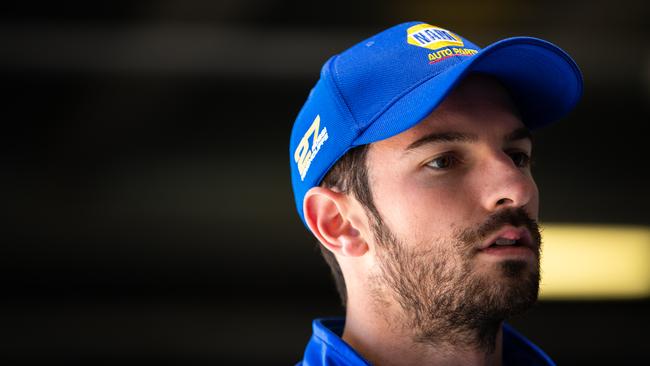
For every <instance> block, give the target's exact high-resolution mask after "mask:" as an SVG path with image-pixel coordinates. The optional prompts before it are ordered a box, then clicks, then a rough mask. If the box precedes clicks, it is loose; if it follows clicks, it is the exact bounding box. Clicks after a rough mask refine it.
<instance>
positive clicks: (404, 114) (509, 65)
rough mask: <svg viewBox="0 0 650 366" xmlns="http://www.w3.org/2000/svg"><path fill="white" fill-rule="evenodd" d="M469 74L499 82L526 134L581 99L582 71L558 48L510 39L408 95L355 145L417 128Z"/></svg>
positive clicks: (378, 118)
mask: <svg viewBox="0 0 650 366" xmlns="http://www.w3.org/2000/svg"><path fill="white" fill-rule="evenodd" d="M471 72H480V73H483V74H488V75H492V76H494V77H496V78H497V79H498V80H499V81H501V83H503V85H504V86H505V87H506V88H507V89H508V91H509V92H510V94H511V96H512V98H513V100H514V102H515V105H516V106H517V108H518V109H519V111H520V113H521V115H522V119H523V122H524V124H525V125H526V126H527V127H528V128H530V129H535V128H538V127H541V126H544V125H547V124H549V123H551V122H554V121H557V120H559V119H560V118H562V117H563V116H565V115H566V114H567V113H568V112H569V111H571V110H572V109H573V108H574V107H575V105H576V104H577V102H578V100H579V99H580V96H581V95H582V75H581V74H580V70H579V69H578V66H577V65H576V64H575V62H573V60H572V59H571V57H569V55H567V54H566V53H565V52H564V51H562V50H561V49H560V48H559V47H557V46H555V45H553V44H552V43H549V42H546V41H543V40H541V39H537V38H531V37H516V38H508V39H504V40H502V41H499V42H496V43H493V44H491V45H490V46H488V47H485V48H484V49H482V50H481V51H479V52H478V53H477V54H476V55H475V56H473V57H469V58H467V60H466V61H463V62H460V63H458V64H456V65H455V66H452V67H450V68H449V69H447V70H445V71H444V72H442V73H440V74H438V75H435V76H433V77H431V78H427V79H425V80H423V81H422V82H421V83H419V84H417V85H415V86H414V87H412V88H411V89H409V90H407V91H406V92H405V93H404V94H403V95H402V96H401V97H399V98H396V99H395V100H394V101H393V102H392V103H391V104H389V106H387V107H386V108H385V109H384V110H383V111H382V112H380V113H378V114H377V115H376V116H375V117H373V120H374V121H371V122H370V123H369V127H368V128H367V129H366V130H365V131H363V133H361V134H360V135H359V137H358V138H357V139H356V140H355V141H354V142H353V144H354V145H364V144H369V143H372V142H375V141H379V140H383V139H386V138H389V137H391V136H394V135H397V134H399V133H401V132H403V131H405V130H407V129H409V128H411V127H413V126H415V125H416V124H417V123H418V122H420V121H421V120H422V119H424V118H425V117H426V116H428V115H429V114H430V113H431V112H432V111H433V110H434V109H435V108H436V107H437V106H438V105H439V104H440V103H441V102H442V101H443V100H444V98H445V97H446V96H447V95H448V94H449V92H450V91H451V90H452V89H453V88H454V87H455V86H456V84H457V83H458V82H459V81H460V80H462V79H463V77H464V76H465V75H467V74H468V73H471Z"/></svg>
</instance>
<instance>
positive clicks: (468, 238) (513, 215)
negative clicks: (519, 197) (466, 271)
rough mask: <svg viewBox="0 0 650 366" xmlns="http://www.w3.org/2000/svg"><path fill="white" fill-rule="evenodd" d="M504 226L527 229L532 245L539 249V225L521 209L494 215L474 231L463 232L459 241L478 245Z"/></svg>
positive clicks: (501, 211)
mask: <svg viewBox="0 0 650 366" xmlns="http://www.w3.org/2000/svg"><path fill="white" fill-rule="evenodd" d="M505 225H512V226H514V227H520V226H523V227H525V228H527V229H528V231H529V232H530V234H531V236H532V239H533V244H535V246H536V247H537V248H539V247H540V245H541V243H542V236H541V233H540V228H539V224H538V223H537V221H536V220H534V219H533V218H531V217H530V216H529V215H528V213H527V212H526V210H524V209H523V208H521V207H518V208H506V209H502V210H500V211H498V212H496V213H494V214H493V215H491V216H490V217H488V219H487V220H485V222H484V223H482V224H481V225H479V226H478V227H477V228H476V229H474V230H468V231H465V232H463V233H462V234H461V235H460V239H461V240H462V241H463V242H465V243H478V242H481V241H483V240H485V238H487V237H488V236H489V235H490V234H492V233H494V232H495V231H497V230H499V229H500V228H502V227H503V226H505Z"/></svg>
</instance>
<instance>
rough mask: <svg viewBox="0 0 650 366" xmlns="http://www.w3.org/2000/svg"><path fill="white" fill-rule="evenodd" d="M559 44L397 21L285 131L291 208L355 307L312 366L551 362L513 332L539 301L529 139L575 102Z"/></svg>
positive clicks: (353, 57) (337, 59)
mask: <svg viewBox="0 0 650 366" xmlns="http://www.w3.org/2000/svg"><path fill="white" fill-rule="evenodd" d="M581 90H582V78H581V75H580V72H579V70H578V68H577V66H576V65H575V63H574V62H573V60H571V58H570V57H569V56H568V55H567V54H566V53H564V52H563V51H562V50H560V49H559V48H557V47H556V46H554V45H552V44H550V43H548V42H545V41H542V40H538V39H533V38H526V37H520V38H511V39H506V40H503V41H500V42H497V43H495V44H493V45H490V46H488V47H486V48H484V49H480V48H479V47H478V46H476V45H475V44H473V43H471V42H470V41H468V40H466V39H464V38H462V37H460V36H458V35H456V34H454V33H452V32H451V31H449V30H446V29H443V28H440V27H436V26H432V25H429V24H425V23H421V22H411V23H405V24H400V25H398V26H395V27H393V28H390V29H388V30H386V31H384V32H381V33H379V34H377V35H375V36H373V37H371V38H369V39H367V40H365V41H363V42H361V43H359V44H357V45H355V46H353V47H352V48H350V49H348V50H346V51H344V52H343V53H341V54H339V55H337V56H334V57H332V58H331V59H330V60H329V61H328V62H327V63H326V64H325V65H324V66H323V69H322V71H321V77H320V80H319V81H318V83H317V84H316V86H315V87H314V89H313V90H312V92H311V94H310V96H309V98H308V100H307V102H306V103H305V105H304V106H303V108H302V110H301V111H300V114H299V115H298V117H297V119H296V122H295V124H294V127H293V131H292V134H291V146H290V156H291V173H292V183H293V189H294V195H295V199H296V206H297V209H298V212H299V214H300V217H301V219H302V220H303V222H304V224H305V225H306V226H307V227H308V228H309V230H310V231H311V232H312V233H313V234H314V236H315V237H316V238H317V239H318V241H319V242H320V244H321V250H322V252H323V256H324V257H325V259H326V260H327V262H328V264H329V265H330V267H331V268H332V273H333V274H334V277H335V280H336V283H337V287H338V290H339V293H340V294H341V297H342V299H343V303H344V305H345V306H346V318H345V320H344V319H317V320H315V321H314V323H313V328H314V329H313V330H314V333H313V336H312V338H311V340H310V341H309V344H308V345H307V348H306V351H305V355H304V359H303V361H302V362H301V364H303V365H368V364H373V365H552V364H553V362H552V361H551V360H550V358H549V357H548V356H546V355H545V354H544V353H543V352H542V351H541V350H540V349H539V348H537V347H536V346H535V345H533V344H532V343H531V342H529V341H528V340H526V339H525V338H524V337H523V336H521V335H519V334H518V333H516V332H515V331H514V330H513V329H512V328H510V327H509V326H508V325H507V324H505V323H504V320H505V319H507V318H508V317H510V316H512V315H514V314H519V313H521V312H523V311H524V310H526V309H527V308H528V307H530V306H531V305H532V304H533V303H534V302H535V301H536V299H537V294H538V287H539V276H540V271H539V258H540V245H541V239H540V233H539V229H538V227H537V224H536V222H537V218H538V217H537V216H538V190H537V187H536V185H535V182H534V180H533V177H532V175H531V170H530V161H531V152H532V141H531V136H530V133H529V130H530V129H535V128H538V127H541V126H544V125H546V124H549V123H551V122H553V121H556V120H558V119H559V118H561V117H562V116H564V115H565V114H566V113H568V112H569V111H570V110H571V109H572V108H573V107H574V106H575V104H576V103H577V101H578V99H579V97H580V94H581Z"/></svg>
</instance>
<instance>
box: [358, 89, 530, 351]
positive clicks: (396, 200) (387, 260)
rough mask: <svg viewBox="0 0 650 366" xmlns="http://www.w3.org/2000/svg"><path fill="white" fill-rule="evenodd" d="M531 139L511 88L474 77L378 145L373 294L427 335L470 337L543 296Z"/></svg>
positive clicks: (373, 177) (372, 173)
mask: <svg viewBox="0 0 650 366" xmlns="http://www.w3.org/2000/svg"><path fill="white" fill-rule="evenodd" d="M527 136H528V135H527V130H526V129H525V128H524V125H523V123H522V122H521V121H520V119H519V118H518V116H517V115H516V113H515V110H514V109H513V107H512V105H511V101H510V99H509V96H508V95H507V93H506V92H505V90H504V89H503V88H502V87H501V86H500V85H499V84H497V83H496V82H494V81H492V80H491V79H488V78H484V77H470V78H468V79H466V81H465V82H463V83H462V84H461V85H460V86H459V87H458V88H457V89H456V90H455V91H454V92H453V93H452V94H451V95H450V96H449V97H448V98H447V99H446V100H445V102H443V104H442V105H440V106H439V107H438V108H437V109H436V111H434V112H433V113H432V114H431V115H429V116H428V117H427V118H425V119H424V120H423V121H422V122H420V123H419V124H418V125H416V126H415V127H413V128H411V129H409V130H407V131H405V132H403V133H401V134H399V135H397V136H394V137H392V138H389V139H387V140H383V141H380V142H376V143H374V144H373V145H372V146H371V148H370V150H369V152H368V157H367V159H368V160H367V166H368V172H369V184H370V187H371V190H372V196H373V198H374V203H375V207H376V208H377V211H378V213H379V216H378V217H375V216H374V215H372V214H370V213H369V214H368V216H369V221H370V222H371V226H372V231H373V234H374V235H373V238H372V240H373V241H374V244H375V245H372V246H371V250H373V251H374V254H375V258H376V266H375V267H376V271H375V272H374V274H373V275H372V276H371V291H372V293H373V297H374V298H375V299H377V300H378V303H379V304H384V305H385V306H388V305H386V304H396V305H398V306H399V308H400V309H401V314H402V315H403V318H402V319H400V320H401V323H402V324H404V326H406V327H409V328H411V329H415V330H416V338H419V340H420V341H424V342H426V341H428V340H432V339H436V340H438V341H440V340H447V341H449V342H453V341H454V340H453V337H455V336H456V337H461V338H463V337H464V338H466V337H467V336H468V334H469V333H472V332H470V330H476V329H479V330H481V329H487V328H490V327H489V325H492V324H494V323H500V321H501V320H503V319H504V318H505V317H508V316H510V315H513V314H515V313H519V312H521V311H522V310H524V309H526V308H527V307H529V306H530V305H531V304H532V303H533V302H534V301H535V300H536V298H537V292H538V284H539V245H540V237H539V231H538V229H537V225H536V223H535V222H536V220H537V216H538V191H537V187H536V185H535V182H534V180H533V177H532V175H531V171H530V166H529V160H530V156H531V149H532V144H531V140H530V138H529V137H527ZM513 241H514V245H513V244H512V243H513ZM466 333H467V334H466ZM474 333H476V332H474ZM484 336H486V337H483V338H485V339H489V338H490V337H487V334H486V335H484ZM465 341H472V340H468V339H465ZM473 341H474V342H478V343H481V342H482V340H481V339H475V340H473Z"/></svg>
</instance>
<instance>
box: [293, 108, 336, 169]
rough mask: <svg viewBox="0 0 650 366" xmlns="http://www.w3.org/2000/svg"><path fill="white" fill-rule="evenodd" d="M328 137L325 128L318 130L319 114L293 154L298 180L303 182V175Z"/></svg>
mask: <svg viewBox="0 0 650 366" xmlns="http://www.w3.org/2000/svg"><path fill="white" fill-rule="evenodd" d="M328 138H329V136H328V135H327V128H326V127H323V129H322V130H321V129H320V114H319V115H317V116H316V118H315V119H314V122H312V123H311V126H310V127H309V129H308V130H307V132H306V133H305V135H304V136H303V137H302V140H300V143H299V144H298V147H297V148H296V151H295V152H294V153H293V159H294V160H295V161H296V164H297V165H298V172H300V180H301V181H303V180H305V175H307V171H308V170H309V167H310V166H311V162H312V161H313V160H314V158H315V157H316V154H318V152H319V151H320V148H321V147H322V146H323V144H324V143H325V141H327V139H328ZM310 142H311V144H310Z"/></svg>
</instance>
